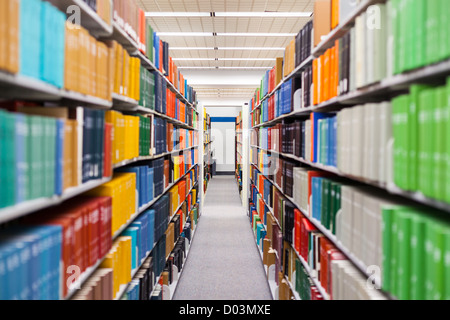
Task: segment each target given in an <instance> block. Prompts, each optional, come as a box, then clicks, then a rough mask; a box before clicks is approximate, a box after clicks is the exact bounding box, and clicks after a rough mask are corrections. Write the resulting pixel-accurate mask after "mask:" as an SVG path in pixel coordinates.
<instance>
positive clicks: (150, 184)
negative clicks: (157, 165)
mask: <svg viewBox="0 0 450 320" xmlns="http://www.w3.org/2000/svg"><path fill="white" fill-rule="evenodd" d="M147 185H148V190H147V191H148V197H149V202H150V201H153V198H154V196H153V195H154V194H155V185H154V180H153V168H152V167H147Z"/></svg>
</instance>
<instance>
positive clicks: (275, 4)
mask: <svg viewBox="0 0 450 320" xmlns="http://www.w3.org/2000/svg"><path fill="white" fill-rule="evenodd" d="M135 1H136V2H137V4H138V5H139V6H140V7H141V8H142V9H143V10H144V11H145V12H206V13H213V12H217V13H220V12H312V11H313V6H314V0H276V1H274V0H270V1H269V0H225V1H220V0H135ZM309 20H311V17H217V16H207V17H169V16H162V17H148V18H147V21H148V22H149V23H150V25H151V26H152V27H153V29H154V30H155V31H156V32H159V33H161V32H164V33H166V32H170V33H172V32H176V33H185V32H197V33H208V34H207V35H201V36H193V35H181V36H173V35H161V39H162V40H163V41H166V42H168V43H169V48H172V49H170V56H171V57H172V58H173V59H174V60H175V63H176V65H177V66H178V67H179V68H180V71H181V72H182V73H183V74H185V75H186V78H187V79H188V81H189V77H188V72H189V70H190V69H201V70H202V72H205V73H208V72H209V71H210V70H217V69H216V68H217V67H219V69H222V68H223V69H230V68H236V69H230V70H236V72H237V73H236V75H237V76H238V74H239V72H241V73H242V72H245V70H247V69H248V70H253V71H254V70H259V71H260V75H261V76H260V77H262V75H263V74H264V72H265V70H268V69H269V68H271V67H273V66H274V65H275V58H277V57H282V56H283V54H284V49H282V48H285V47H286V46H287V45H288V44H289V41H290V40H292V37H293V36H279V35H268V33H271V34H273V33H288V34H296V33H298V32H299V31H300V30H301V28H302V27H303V26H304V25H305V24H306V23H307V22H308V21H309ZM213 33H219V35H216V36H214V35H213ZM220 33H232V34H231V35H230V34H229V35H227V36H225V35H220ZM233 33H239V35H233ZM245 33H264V34H266V35H264V36H253V35H251V36H248V35H245ZM177 47H181V48H183V49H173V48H177ZM186 47H188V48H189V49H185V48H186ZM241 47H251V48H253V49H251V50H242V49H241ZM196 48H200V49H196ZM214 48H216V49H214ZM223 48H228V49H223ZM230 48H236V49H230ZM259 80H260V78H259ZM255 82H256V81H254V82H253V84H254V83H255ZM193 87H194V89H195V90H196V91H197V94H198V99H199V100H202V98H208V99H211V98H214V97H216V98H217V99H218V100H223V99H226V98H233V99H234V98H242V99H244V100H243V101H245V102H248V100H250V99H251V97H252V96H253V93H254V91H255V89H256V87H257V86H254V87H253V88H248V86H247V87H242V86H240V85H236V86H235V87H233V86H232V83H223V85H221V84H216V85H215V86H214V87H213V88H211V86H208V87H207V88H205V87H204V86H203V87H202V86H201V85H193ZM218 89H221V90H218ZM219 92H220V94H219Z"/></svg>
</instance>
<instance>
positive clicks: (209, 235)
mask: <svg viewBox="0 0 450 320" xmlns="http://www.w3.org/2000/svg"><path fill="white" fill-rule="evenodd" d="M183 269H184V270H183V272H182V275H181V277H180V280H179V283H178V286H177V289H176V291H175V294H174V297H173V299H174V300H188V299H192V300H268V299H272V295H271V294H270V289H269V285H268V283H267V280H266V274H265V272H264V268H263V264H262V261H261V257H260V255H259V252H258V249H257V247H256V244H255V240H254V237H253V234H252V231H251V227H250V224H249V220H248V217H247V215H246V212H245V209H244V208H243V207H242V204H241V200H240V198H239V193H238V188H237V184H236V181H235V180H234V176H216V177H214V178H213V179H212V180H211V181H210V183H209V185H208V191H207V193H206V198H205V202H204V209H203V215H202V216H201V218H200V220H199V224H198V227H197V230H196V234H195V236H194V239H193V242H192V245H191V248H190V253H189V256H188V258H187V260H186V263H185V265H184V267H183Z"/></svg>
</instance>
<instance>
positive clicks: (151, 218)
mask: <svg viewBox="0 0 450 320" xmlns="http://www.w3.org/2000/svg"><path fill="white" fill-rule="evenodd" d="M147 214H148V248H149V249H148V250H151V249H152V248H153V245H154V243H155V210H153V209H151V210H147Z"/></svg>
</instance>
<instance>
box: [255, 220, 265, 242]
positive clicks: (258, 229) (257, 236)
mask: <svg viewBox="0 0 450 320" xmlns="http://www.w3.org/2000/svg"><path fill="white" fill-rule="evenodd" d="M262 230H264V226H263V224H262V223H260V224H258V226H257V227H256V243H257V244H258V246H259V245H260V244H261V231H262Z"/></svg>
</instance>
